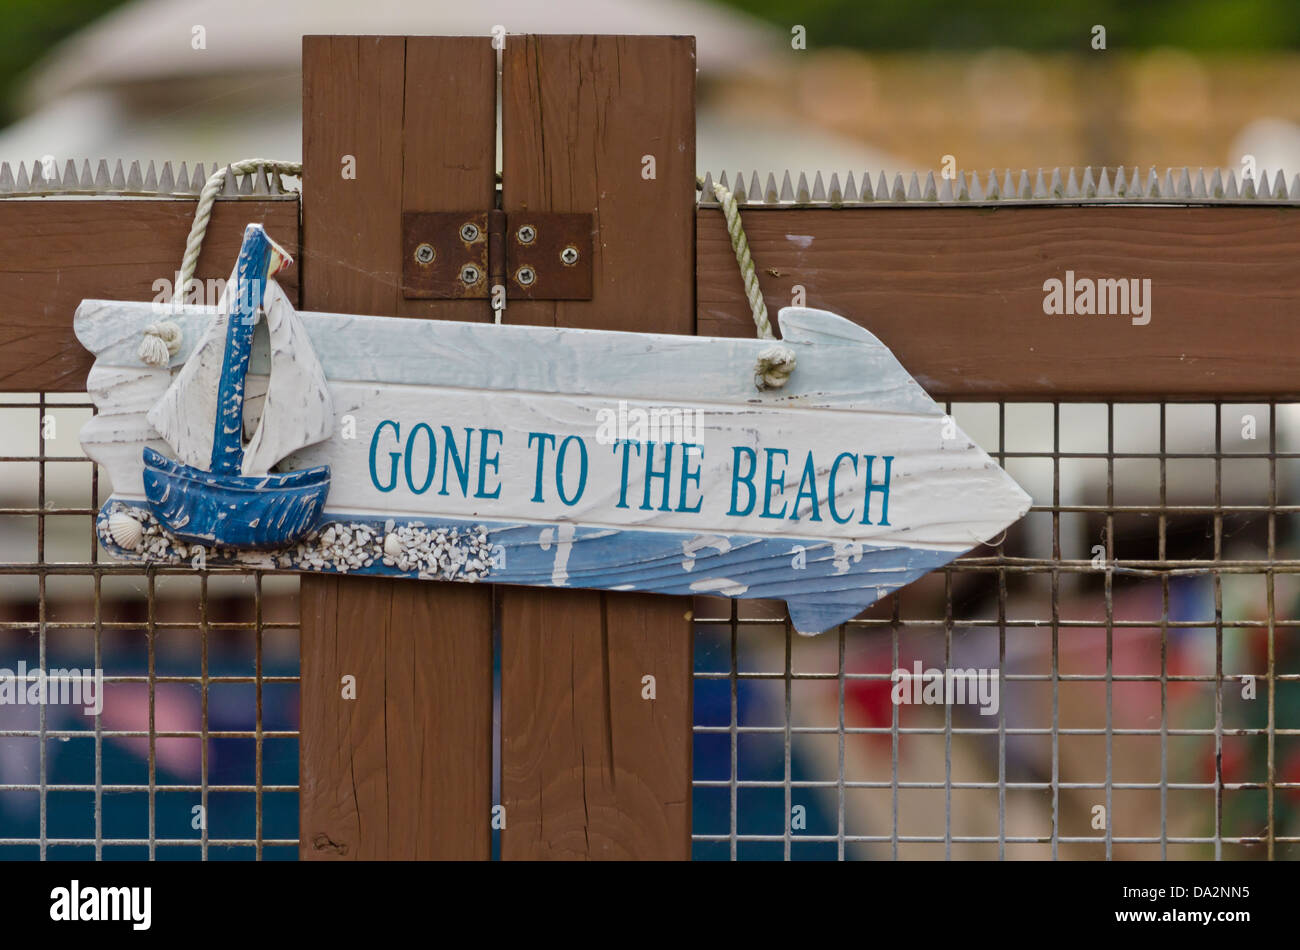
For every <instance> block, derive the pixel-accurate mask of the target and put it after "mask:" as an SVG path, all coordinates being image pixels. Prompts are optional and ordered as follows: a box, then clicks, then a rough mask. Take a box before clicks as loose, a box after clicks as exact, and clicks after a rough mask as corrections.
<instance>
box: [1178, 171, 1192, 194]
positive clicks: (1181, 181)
mask: <svg viewBox="0 0 1300 950" xmlns="http://www.w3.org/2000/svg"><path fill="white" fill-rule="evenodd" d="M1178 197H1180V198H1190V197H1192V173H1191V169H1189V168H1188V167H1187V166H1186V165H1184V166H1183V171H1182V174H1180V175H1179V176H1178Z"/></svg>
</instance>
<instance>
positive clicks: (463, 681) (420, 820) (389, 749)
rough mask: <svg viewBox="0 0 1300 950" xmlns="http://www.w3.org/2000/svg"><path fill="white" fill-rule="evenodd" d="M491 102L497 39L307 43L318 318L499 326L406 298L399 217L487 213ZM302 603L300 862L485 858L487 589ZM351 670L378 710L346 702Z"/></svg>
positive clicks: (357, 587) (312, 581) (307, 274)
mask: <svg viewBox="0 0 1300 950" xmlns="http://www.w3.org/2000/svg"><path fill="white" fill-rule="evenodd" d="M494 89H495V58H494V54H493V51H492V49H491V45H490V39H489V38H486V37H484V38H442V37H405V38H404V37H367V36H347V37H343V36H337V37H306V38H304V40H303V161H304V172H305V179H306V180H307V181H309V182H311V184H310V186H309V187H308V189H307V192H306V196H305V198H304V204H303V249H304V253H303V255H302V259H303V268H302V270H303V287H304V293H305V296H304V302H305V304H306V305H307V306H309V307H311V308H314V309H319V310H333V311H354V312H361V313H388V314H394V313H399V314H403V315H408V316H423V317H445V318H452V319H461V320H469V319H476V318H487V317H488V315H489V311H488V305H487V303H486V301H465V302H454V303H452V302H446V301H404V300H403V299H402V296H401V254H402V251H401V239H402V238H401V215H402V212H403V211H404V210H409V211H427V210H460V209H466V210H474V209H484V208H488V207H491V202H492V195H493V189H494V185H495V162H494V156H495V147H494V143H495V106H494V95H493V91H494ZM345 156H351V157H352V158H353V159H355V169H356V177H355V179H346V178H344V177H343V176H342V170H343V165H342V163H343V161H344V158H345ZM301 600H302V615H303V621H302V638H301V644H302V647H301V649H302V669H303V685H302V689H303V721H302V755H301V785H302V794H301V799H300V815H301V825H300V835H301V839H302V845H301V848H300V852H299V853H300V854H301V855H302V856H303V857H304V858H338V857H347V858H404V857H428V858H477V859H483V858H487V857H488V856H489V854H490V847H491V839H490V828H489V821H490V818H491V793H492V789H491V767H492V761H491V759H492V749H491V732H492V602H491V591H490V589H488V588H486V587H467V586H457V585H448V584H418V585H417V584H410V583H409V582H403V581H391V580H365V579H358V578H304V579H303V583H302V593H301ZM381 632H382V638H381V637H380V636H379V635H378V634H380V633H381ZM353 670H360V671H363V672H362V674H358V696H359V697H360V695H361V693H362V691H363V690H369V691H370V692H371V696H372V698H373V697H376V696H378V697H384V699H383V701H382V702H374V701H371V702H370V703H369V704H366V705H362V704H360V703H359V702H358V703H349V702H348V701H345V700H341V699H340V694H339V689H340V687H339V681H340V678H341V677H342V676H343V675H345V674H349V673H351V672H352V671H353Z"/></svg>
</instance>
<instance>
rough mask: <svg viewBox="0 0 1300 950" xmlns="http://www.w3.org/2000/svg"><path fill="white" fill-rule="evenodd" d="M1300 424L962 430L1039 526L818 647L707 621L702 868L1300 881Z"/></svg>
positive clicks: (780, 633)
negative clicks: (1245, 868)
mask: <svg viewBox="0 0 1300 950" xmlns="http://www.w3.org/2000/svg"><path fill="white" fill-rule="evenodd" d="M1295 408H1296V407H1294V406H1278V405H1262V406H1236V405H1228V404H1222V403H1216V404H1204V405H1199V406H1190V405H1179V404H1157V405H1149V406H1136V405H1126V404H1114V403H1107V404H1099V405H1098V404H1094V405H1082V404H1061V403H1057V404H984V405H959V406H956V407H954V406H952V405H951V404H950V405H949V406H948V410H947V411H948V412H949V413H955V415H956V418H957V421H958V422H959V423H960V424H961V425H962V426H963V428H965V430H966V431H967V432H968V433H969V434H971V435H972V437H974V438H975V440H976V441H977V442H980V444H981V445H982V446H983V447H984V448H985V449H986V450H987V451H989V452H990V453H991V454H993V455H994V456H995V457H997V458H998V460H999V462H1001V463H1002V464H1003V465H1004V466H1006V467H1007V469H1008V471H1009V472H1010V473H1011V474H1012V475H1013V476H1015V477H1017V478H1018V479H1019V480H1020V481H1021V484H1022V485H1024V486H1025V487H1026V488H1027V490H1029V491H1030V493H1031V495H1032V496H1033V499H1034V502H1035V504H1034V506H1033V508H1032V509H1031V513H1030V514H1029V516H1028V517H1027V518H1026V519H1025V520H1024V521H1022V522H1021V523H1020V524H1019V525H1018V526H1016V527H1014V528H1013V529H1012V530H1011V531H1010V532H1009V534H1008V535H1007V536H1006V537H1005V538H1004V539H1000V540H999V543H997V544H995V545H991V546H986V547H984V548H982V549H979V550H977V551H975V552H972V555H971V556H968V557H966V558H963V559H961V560H959V561H957V562H955V563H953V564H952V565H950V566H949V567H948V568H946V569H944V570H942V571H939V572H936V573H935V574H934V575H932V576H931V577H930V578H927V579H924V580H922V581H920V582H917V583H916V584H913V585H911V586H910V587H908V588H905V589H904V590H903V591H901V592H900V593H899V594H897V595H896V596H893V597H890V598H888V599H886V600H884V601H882V602H880V603H879V604H877V605H876V606H875V607H874V608H873V609H871V610H870V611H868V612H867V614H866V615H864V616H863V617H860V618H858V619H856V620H854V621H852V622H850V623H848V624H846V625H845V626H844V627H841V628H840V629H839V630H838V631H836V632H834V633H828V634H826V635H824V636H823V637H822V638H813V639H805V638H802V637H799V636H797V635H795V634H793V633H792V632H791V630H790V628H789V626H788V624H787V623H785V622H784V621H783V620H782V619H781V618H782V610H781V606H780V605H779V604H777V605H775V607H774V608H766V609H765V606H764V605H757V606H756V605H755V604H754V602H744V601H739V602H737V601H730V602H728V601H722V600H714V601H712V602H709V603H707V604H702V605H701V608H700V609H698V610H697V619H696V634H697V646H696V665H695V679H696V717H695V718H696V725H695V750H696V759H695V761H696V766H695V781H694V786H695V809H694V815H695V822H694V831H695V834H694V842H695V845H694V850H695V854H696V856H697V857H699V858H723V859H725V858H731V859H737V858H741V859H743V858H750V857H752V858H784V859H787V860H788V859H791V858H800V857H810V858H839V859H844V858H853V857H881V858H889V857H892V858H906V857H945V858H952V857H986V858H992V857H997V858H1015V857H1051V858H1058V857H1059V858H1103V857H1104V858H1107V859H1110V858H1157V857H1158V858H1203V857H1213V858H1216V859H1220V858H1255V857H1260V858H1262V857H1267V858H1270V859H1272V858H1275V857H1277V858H1284V857H1293V858H1294V857H1298V856H1300V848H1297V842H1300V837H1298V835H1300V814H1297V805H1298V804H1300V803H1298V802H1297V800H1296V799H1297V789H1300V781H1297V780H1298V779H1300V741H1298V740H1296V738H1295V737H1296V736H1297V735H1300V728H1297V727H1300V683H1298V682H1297V681H1300V647H1298V645H1297V643H1296V639H1295V636H1296V635H1295V632H1294V631H1295V628H1296V627H1297V625H1300V621H1297V619H1296V617H1297V616H1298V615H1300V614H1297V608H1298V607H1300V585H1297V584H1296V580H1297V577H1296V574H1297V568H1300V560H1297V558H1296V553H1297V552H1296V547H1295V543H1296V540H1297V531H1296V528H1297V522H1296V512H1297V511H1300V507H1298V506H1297V505H1296V504H1295V502H1296V500H1297V498H1296V492H1297V488H1300V463H1297V461H1296V459H1297V458H1300V456H1298V455H1297V453H1296V452H1295V451H1294V449H1295V448H1296V446H1297V443H1298V442H1300V438H1298V437H1300V431H1298V429H1297V422H1298V421H1300V419H1297V416H1296V415H1295V414H1294V409H1295ZM1063 414H1064V415H1065V416H1066V417H1067V418H1066V420H1065V421H1064V423H1063V418H1062V417H1063ZM1009 416H1010V417H1011V422H1010V424H1009ZM1225 433H1226V434H1227V436H1228V437H1227V438H1226V439H1225ZM1279 439H1281V440H1282V441H1283V443H1284V444H1285V446H1286V447H1288V448H1290V449H1292V451H1282V450H1280V445H1279ZM1086 469H1091V470H1092V471H1085V470H1086ZM1063 528H1064V530H1063ZM1225 593H1226V594H1227V596H1226V599H1225ZM918 659H920V660H923V662H924V665H925V669H927V670H928V669H931V668H936V669H939V670H943V669H949V668H954V667H956V668H975V669H980V668H987V669H989V670H990V671H991V675H992V676H993V677H996V680H997V685H998V695H999V696H1000V697H1001V703H1000V705H999V707H998V708H997V710H996V719H994V720H993V721H988V720H989V719H993V717H992V716H988V717H987V718H986V717H984V716H981V715H980V714H979V713H977V712H974V711H972V710H970V709H969V708H966V707H957V708H954V706H953V705H940V706H937V707H932V708H926V707H921V706H915V705H910V704H907V705H903V704H899V703H896V702H894V701H893V699H892V697H891V690H892V689H893V686H894V683H895V679H894V676H893V671H895V670H900V669H901V670H907V671H909V672H911V671H913V670H915V666H914V663H915V661H917V660H918Z"/></svg>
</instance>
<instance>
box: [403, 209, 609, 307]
mask: <svg viewBox="0 0 1300 950" xmlns="http://www.w3.org/2000/svg"><path fill="white" fill-rule="evenodd" d="M592 229H593V219H592V215H590V214H586V213H577V214H570V213H564V212H555V211H539V212H530V211H519V212H506V211H499V210H496V211H405V212H403V213H402V255H403V256H402V295H403V296H405V297H408V298H415V299H435V300H443V299H445V300H450V299H460V300H466V299H482V298H487V297H490V296H492V294H493V288H494V287H504V288H505V296H506V298H507V299H509V300H590V299H591V295H592V274H593V268H592V264H593V250H592V248H593V245H594V242H593V240H592Z"/></svg>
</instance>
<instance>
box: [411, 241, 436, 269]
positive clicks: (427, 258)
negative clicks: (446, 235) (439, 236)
mask: <svg viewBox="0 0 1300 950" xmlns="http://www.w3.org/2000/svg"><path fill="white" fill-rule="evenodd" d="M435 256H436V255H435V254H434V250H433V245H432V244H421V245H420V246H419V247H417V248H416V249H415V259H416V260H417V261H418V262H419V263H421V264H431V263H433V259H434V257H435Z"/></svg>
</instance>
